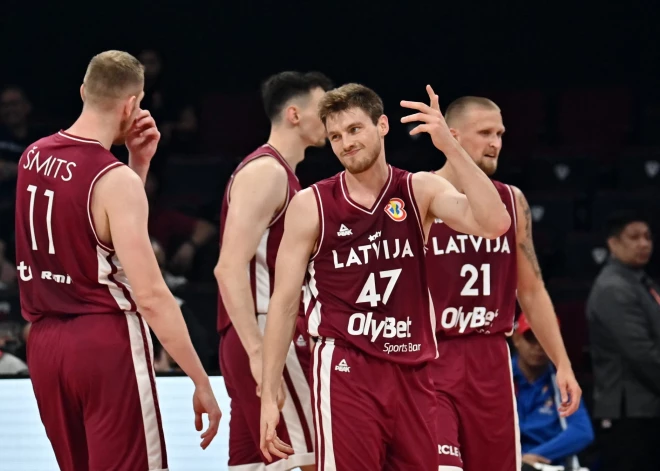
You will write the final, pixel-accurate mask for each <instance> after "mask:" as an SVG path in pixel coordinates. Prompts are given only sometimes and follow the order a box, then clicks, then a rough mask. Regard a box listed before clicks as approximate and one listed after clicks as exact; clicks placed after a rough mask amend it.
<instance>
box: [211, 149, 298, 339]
mask: <svg viewBox="0 0 660 471" xmlns="http://www.w3.org/2000/svg"><path fill="white" fill-rule="evenodd" d="M263 157H266V158H273V159H275V160H276V161H277V162H279V163H280V165H282V167H284V170H286V174H287V181H288V189H287V194H286V202H285V203H284V206H283V207H282V209H281V210H280V211H279V212H278V213H277V214H276V215H275V216H273V219H272V220H271V222H270V224H269V225H268V228H267V229H266V231H265V232H264V233H263V235H262V236H261V241H260V242H259V246H258V247H257V253H256V254H255V256H254V258H253V259H252V260H251V261H250V285H251V288H252V298H253V299H254V307H255V311H256V313H257V314H266V313H267V312H268V304H269V302H270V296H271V295H272V294H273V286H274V284H275V260H276V258H277V249H278V248H279V246H280V242H281V241H282V235H283V234H284V214H285V213H286V210H287V208H288V207H289V202H290V201H291V198H293V195H295V194H296V193H297V192H299V191H300V190H301V189H302V187H301V186H300V182H299V181H298V177H296V174H295V173H294V171H293V169H292V168H291V167H290V166H289V164H288V163H287V161H286V160H284V157H282V155H280V153H279V152H278V151H277V150H276V149H275V148H274V147H271V146H270V145H268V144H265V145H263V146H261V147H259V148H257V149H256V150H255V151H254V152H252V153H251V154H250V155H248V156H247V157H245V159H243V161H242V162H241V163H240V164H239V165H238V167H236V170H234V173H232V175H231V178H230V179H229V183H227V187H226V189H225V195H224V198H223V200H222V213H221V215H220V230H221V231H223V230H224V227H225V221H226V220H227V212H228V211H229V204H230V201H229V194H230V191H231V185H232V182H233V181H234V177H236V174H237V173H238V172H240V171H241V169H242V168H243V167H245V166H246V165H247V164H248V163H249V162H252V161H253V160H256V159H260V158H263ZM220 240H222V234H221V235H220ZM301 315H302V311H301ZM230 324H231V320H230V319H229V314H228V313H227V309H226V308H225V306H224V304H223V302H222V296H221V295H218V332H223V331H224V330H225V329H226V328H227V327H229V325H230Z"/></svg>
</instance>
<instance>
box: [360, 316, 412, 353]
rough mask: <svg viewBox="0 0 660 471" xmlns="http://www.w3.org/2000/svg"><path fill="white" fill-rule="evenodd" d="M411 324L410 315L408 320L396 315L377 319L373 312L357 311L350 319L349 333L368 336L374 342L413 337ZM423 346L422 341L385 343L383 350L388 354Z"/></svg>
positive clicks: (410, 350)
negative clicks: (397, 317)
mask: <svg viewBox="0 0 660 471" xmlns="http://www.w3.org/2000/svg"><path fill="white" fill-rule="evenodd" d="M411 325H412V321H411V320H410V317H406V320H400V321H397V320H396V318H394V317H386V318H385V319H383V320H377V319H374V318H373V312H368V313H366V314H363V313H361V312H356V313H355V314H353V315H352V316H351V317H350V318H349V319H348V333H349V335H356V336H357V335H364V336H367V337H369V340H370V341H371V342H372V343H374V342H376V341H377V340H379V339H380V338H384V339H393V338H398V339H406V338H410V337H412V335H411V333H410V326H411ZM421 348H422V344H421V343H412V342H402V343H397V344H395V343H385V345H384V346H383V351H384V352H386V353H387V354H390V353H408V352H418V351H420V350H421Z"/></svg>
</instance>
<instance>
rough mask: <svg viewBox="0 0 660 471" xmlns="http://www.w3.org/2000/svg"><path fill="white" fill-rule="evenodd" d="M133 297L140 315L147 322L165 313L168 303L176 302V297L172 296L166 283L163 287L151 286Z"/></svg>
mask: <svg viewBox="0 0 660 471" xmlns="http://www.w3.org/2000/svg"><path fill="white" fill-rule="evenodd" d="M133 296H134V298H135V302H136V304H137V306H138V309H139V311H140V314H142V315H143V316H144V317H145V319H147V322H149V320H150V319H153V318H154V317H155V316H157V315H159V314H160V313H163V312H165V311H166V310H167V309H166V306H167V303H168V302H169V301H174V296H172V293H171V292H170V290H169V289H168V288H167V286H165V284H164V283H163V285H162V286H160V285H158V286H151V287H148V288H146V289H142V290H140V291H135V292H134V293H133ZM174 302H176V301H174Z"/></svg>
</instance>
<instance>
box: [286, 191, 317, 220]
mask: <svg viewBox="0 0 660 471" xmlns="http://www.w3.org/2000/svg"><path fill="white" fill-rule="evenodd" d="M316 208H317V206H316V195H315V194H314V189H312V188H311V187H310V188H305V189H304V190H302V191H299V192H298V193H296V194H295V195H294V197H293V198H291V203H289V208H288V210H287V212H291V211H293V212H294V213H300V214H303V215H307V216H309V217H316V218H317V219H318V212H317V209H316Z"/></svg>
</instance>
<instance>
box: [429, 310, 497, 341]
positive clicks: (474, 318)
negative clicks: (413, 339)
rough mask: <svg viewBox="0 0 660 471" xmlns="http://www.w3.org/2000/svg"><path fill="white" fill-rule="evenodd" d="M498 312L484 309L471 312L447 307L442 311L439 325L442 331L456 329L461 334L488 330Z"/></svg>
mask: <svg viewBox="0 0 660 471" xmlns="http://www.w3.org/2000/svg"><path fill="white" fill-rule="evenodd" d="M498 311H499V310H495V311H494V312H493V311H489V310H487V309H486V308H485V307H481V306H480V307H475V308H474V309H472V310H471V311H466V310H464V309H463V306H461V307H459V308H455V307H448V308H446V309H445V310H444V311H442V316H441V317H440V325H441V326H442V328H443V329H446V330H450V329H458V331H459V332H460V333H461V334H462V333H465V331H466V330H467V329H468V328H470V329H482V328H488V327H490V325H491V324H492V323H493V320H494V319H495V318H496V317H497V315H498Z"/></svg>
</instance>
